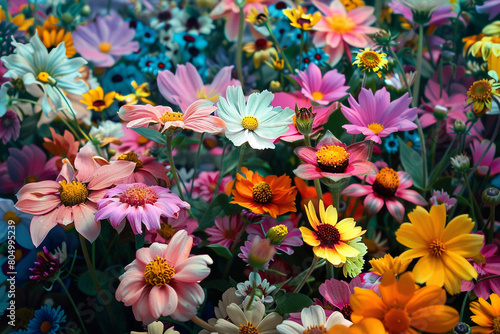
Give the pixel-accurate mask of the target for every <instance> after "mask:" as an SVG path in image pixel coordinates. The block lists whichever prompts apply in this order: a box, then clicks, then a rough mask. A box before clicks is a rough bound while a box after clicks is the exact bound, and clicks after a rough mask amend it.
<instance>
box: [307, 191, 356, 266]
mask: <svg viewBox="0 0 500 334" xmlns="http://www.w3.org/2000/svg"><path fill="white" fill-rule="evenodd" d="M305 209H306V214H307V219H308V220H309V223H310V224H311V226H312V228H313V231H311V230H310V229H308V228H307V227H304V226H302V227H301V228H300V231H301V232H302V239H304V242H305V243H306V244H308V245H309V246H313V252H314V254H315V255H316V256H317V257H319V258H322V259H327V260H328V262H330V263H331V264H333V265H335V266H338V265H340V264H342V263H345V262H346V260H347V258H348V257H355V256H358V255H359V253H360V252H359V251H358V250H357V249H355V248H354V247H352V246H349V245H348V244H347V242H348V241H351V240H353V239H356V238H357V237H360V236H362V235H363V234H364V233H365V231H362V230H361V227H360V226H356V222H355V221H354V219H352V218H345V219H342V220H341V221H340V222H337V219H338V215H337V209H335V207H334V206H333V205H331V206H329V207H328V208H327V209H326V210H325V205H324V204H323V201H321V200H320V201H319V215H320V219H319V220H318V217H317V216H316V210H314V205H313V203H312V201H311V202H309V205H308V207H306V208H305Z"/></svg>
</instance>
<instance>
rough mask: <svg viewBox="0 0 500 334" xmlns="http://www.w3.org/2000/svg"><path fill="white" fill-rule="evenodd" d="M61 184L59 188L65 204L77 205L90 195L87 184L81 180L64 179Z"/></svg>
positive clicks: (60, 196)
mask: <svg viewBox="0 0 500 334" xmlns="http://www.w3.org/2000/svg"><path fill="white" fill-rule="evenodd" d="M59 184H60V185H61V188H59V198H60V199H61V202H62V204H64V205H65V206H75V205H78V204H81V203H84V202H85V201H86V200H87V197H88V196H89V191H88V190H87V186H86V185H84V184H83V183H81V182H78V181H72V182H70V183H68V182H66V181H65V180H62V181H61V182H59Z"/></svg>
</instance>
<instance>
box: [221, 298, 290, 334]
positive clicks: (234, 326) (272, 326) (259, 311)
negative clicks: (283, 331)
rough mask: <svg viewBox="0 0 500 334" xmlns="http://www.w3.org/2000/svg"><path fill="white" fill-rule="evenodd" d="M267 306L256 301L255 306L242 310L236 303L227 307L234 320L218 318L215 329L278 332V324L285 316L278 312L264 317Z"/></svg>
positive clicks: (239, 333)
mask: <svg viewBox="0 0 500 334" xmlns="http://www.w3.org/2000/svg"><path fill="white" fill-rule="evenodd" d="M265 313H266V308H265V306H264V304H262V303H256V304H255V308H254V309H252V310H250V311H248V310H245V311H242V310H241V308H240V307H239V306H238V305H236V304H234V303H233V304H231V305H229V306H228V307H227V314H228V316H229V319H230V320H231V321H232V322H229V321H227V320H225V319H219V320H217V323H216V324H215V329H216V330H217V332H218V333H219V334H243V333H245V334H247V333H259V334H278V331H277V330H276V326H278V325H279V324H281V322H282V321H283V318H282V317H281V316H280V315H279V314H278V313H276V312H272V313H269V314H268V315H267V316H266V317H264V315H265Z"/></svg>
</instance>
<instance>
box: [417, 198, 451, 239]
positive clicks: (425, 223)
mask: <svg viewBox="0 0 500 334" xmlns="http://www.w3.org/2000/svg"><path fill="white" fill-rule="evenodd" d="M408 218H409V219H410V221H411V222H412V224H413V226H415V229H414V232H415V235H418V236H419V237H420V238H421V239H423V240H425V241H427V242H431V241H432V240H434V239H436V232H435V231H434V229H435V227H434V222H433V221H432V219H431V216H430V214H429V212H427V210H425V209H424V208H423V207H421V206H417V207H416V208H415V209H414V210H413V211H412V212H410V213H408ZM444 224H445V222H443V229H444Z"/></svg>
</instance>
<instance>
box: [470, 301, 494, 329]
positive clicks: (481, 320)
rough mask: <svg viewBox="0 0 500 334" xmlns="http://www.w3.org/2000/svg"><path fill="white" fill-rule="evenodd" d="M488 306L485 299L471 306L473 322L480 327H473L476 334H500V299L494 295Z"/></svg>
mask: <svg viewBox="0 0 500 334" xmlns="http://www.w3.org/2000/svg"><path fill="white" fill-rule="evenodd" d="M490 302H491V304H488V302H487V301H486V300H484V299H483V298H479V300H478V301H477V302H472V303H471V304H470V310H471V311H472V313H474V315H473V316H472V317H471V320H472V321H474V322H475V323H476V324H478V325H479V326H473V327H472V333H474V334H476V333H477V334H490V333H491V334H494V333H500V297H499V296H498V295H497V294H494V293H492V294H491V295H490Z"/></svg>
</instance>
